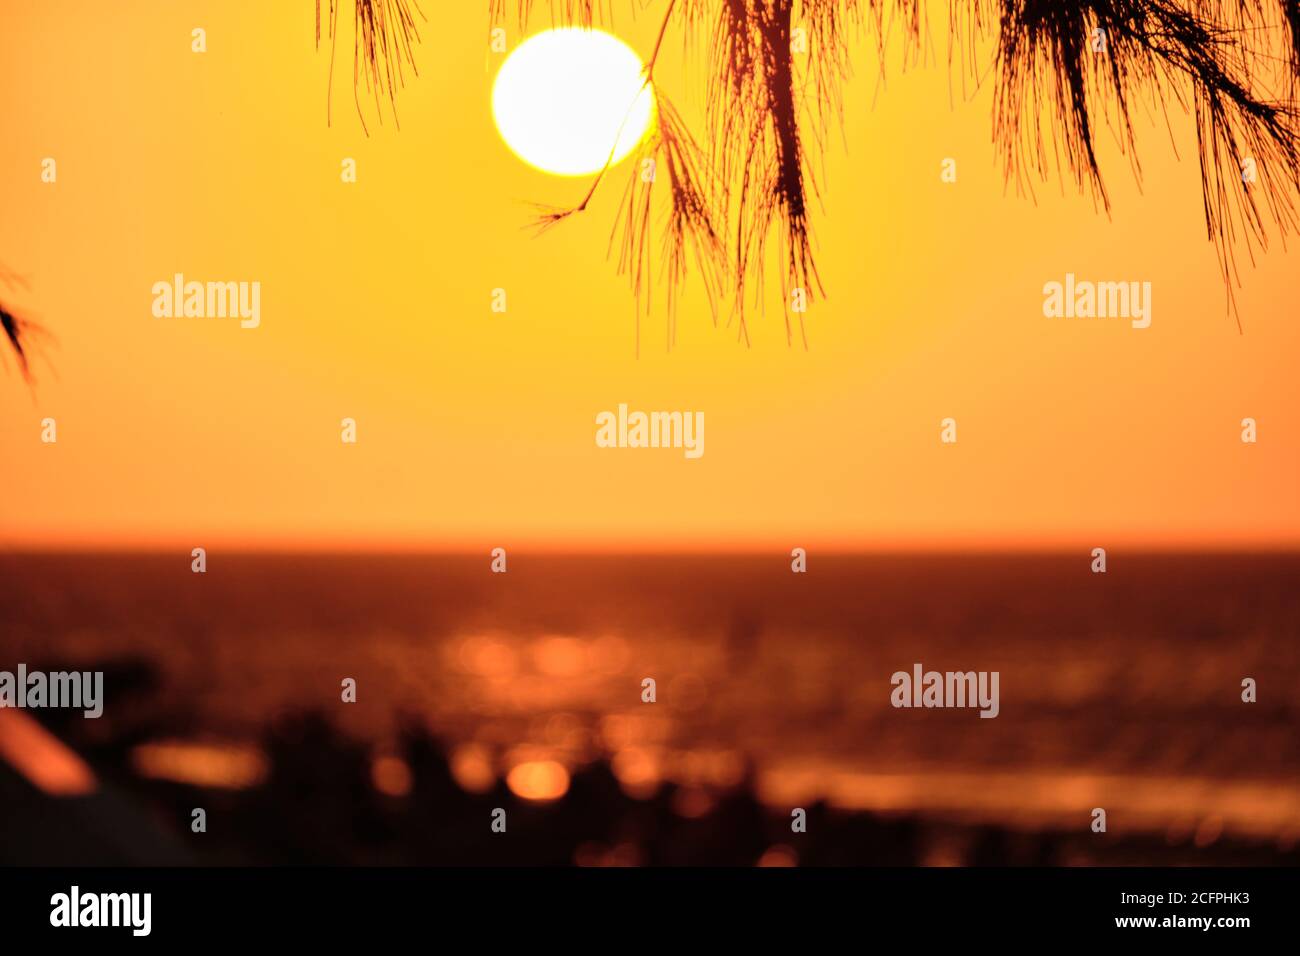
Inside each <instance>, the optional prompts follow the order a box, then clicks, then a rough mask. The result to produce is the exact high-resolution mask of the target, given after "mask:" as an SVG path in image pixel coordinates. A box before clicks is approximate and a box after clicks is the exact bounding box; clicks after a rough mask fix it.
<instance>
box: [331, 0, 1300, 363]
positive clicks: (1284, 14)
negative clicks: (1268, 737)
mask: <svg viewBox="0 0 1300 956" xmlns="http://www.w3.org/2000/svg"><path fill="white" fill-rule="evenodd" d="M341 3H343V0H328V22H329V33H330V36H331V37H333V38H334V41H335V42H336V43H337V32H336V27H337V22H336V21H337V14H338V7H339V5H340V4H341ZM353 4H354V12H355V18H356V41H355V47H354V68H353V78H354V87H359V86H362V85H364V86H365V87H366V89H367V90H368V91H371V92H373V93H374V95H375V96H376V98H377V101H378V100H380V99H382V97H383V96H385V95H386V96H387V98H388V99H389V100H390V102H393V103H395V97H396V92H397V90H398V88H399V87H400V86H401V85H402V82H403V79H404V72H403V64H405V65H406V66H407V67H409V68H410V69H411V70H412V71H414V60H413V56H412V48H413V45H414V43H415V42H418V35H417V34H416V31H415V15H416V14H418V13H419V8H418V6H416V4H415V0H353ZM616 8H618V9H621V10H624V11H630V12H636V13H644V12H645V11H647V10H648V11H650V12H652V13H656V14H657V15H658V16H660V17H662V21H661V27H660V30H659V33H658V40H657V43H656V46H655V48H654V50H653V51H651V53H650V55H649V57H648V58H647V67H646V82H647V83H648V84H651V85H652V86H653V88H654V92H655V96H656V99H657V101H658V103H659V123H658V126H657V129H656V131H655V133H654V134H653V135H652V136H651V137H650V139H649V141H648V142H647V143H646V144H644V146H643V149H642V153H641V155H640V158H641V159H642V160H644V159H647V158H652V159H654V160H655V164H656V165H655V169H656V170H657V171H661V172H663V173H664V174H665V175H663V176H659V175H656V177H655V178H654V180H652V181H651V182H643V181H639V180H638V179H637V178H636V177H637V176H638V170H639V169H641V168H643V166H642V164H641V163H637V164H633V165H632V167H631V168H632V170H633V173H632V176H633V178H632V179H631V180H630V181H629V182H628V184H627V186H626V188H625V190H624V196H623V206H622V212H621V213H620V215H619V218H618V223H619V224H620V225H621V233H620V232H619V229H618V227H617V226H616V231H615V235H614V236H612V237H611V243H610V247H611V253H612V252H613V251H614V250H615V249H617V259H618V264H619V267H620V269H621V270H622V271H624V272H626V273H627V274H628V276H629V277H630V279H631V282H632V285H633V288H634V290H635V291H636V293H637V298H638V300H639V301H640V302H641V303H642V305H643V306H646V307H647V308H648V306H649V302H650V292H651V289H652V287H653V285H654V282H653V281H652V280H653V277H652V272H653V270H654V266H655V262H656V259H657V260H658V262H659V271H660V273H661V277H662V279H663V280H664V281H665V282H666V285H667V289H668V301H669V316H670V319H669V327H668V328H669V340H670V341H671V338H672V330H673V325H672V318H671V315H672V309H671V303H672V301H673V295H674V292H675V290H676V289H677V288H678V286H679V284H680V282H681V281H682V280H683V278H684V277H685V276H686V274H687V272H688V266H689V265H691V264H693V266H694V271H695V272H696V273H697V274H698V275H699V277H700V278H701V279H702V281H703V284H704V287H705V289H706V291H707V292H708V294H709V299H710V301H711V302H712V303H713V304H714V305H715V307H716V306H717V305H718V304H719V303H720V302H721V301H722V300H724V299H727V300H729V301H730V305H731V308H732V314H733V315H734V316H736V317H737V318H738V320H739V321H738V327H739V331H740V334H741V336H742V337H745V336H747V332H746V325H745V307H746V299H747V297H749V298H752V299H754V300H755V301H760V296H761V290H762V287H763V281H762V277H763V267H764V263H765V262H767V261H768V259H769V248H768V247H769V243H770V242H772V241H775V242H776V243H777V244H778V246H779V250H780V251H779V256H777V257H776V258H777V259H778V261H779V262H780V263H781V268H782V279H783V285H784V288H785V289H786V290H789V289H792V288H794V287H798V288H801V289H803V290H804V293H805V294H806V295H807V296H809V297H812V296H814V295H818V294H821V293H822V285H821V281H820V278H819V276H818V274H817V266H816V261H815V256H814V248H813V242H812V225H811V215H810V207H811V206H812V200H813V199H814V198H815V195H816V188H817V184H816V180H815V176H814V170H815V163H814V160H815V158H816V156H817V155H819V154H820V153H821V152H822V151H823V150H824V149H825V146H826V143H827V141H828V137H829V134H830V133H832V132H833V131H834V127H835V126H836V125H837V123H838V120H839V118H840V115H841V103H842V100H841V90H842V85H843V83H844V80H845V79H846V78H847V77H848V75H849V71H850V65H851V64H850V56H849V52H850V40H851V39H852V38H854V37H856V36H859V35H862V34H865V35H866V36H867V38H868V40H869V41H872V43H873V45H874V47H875V49H876V50H877V52H878V54H879V59H880V64H881V69H882V70H883V69H884V64H885V56H884V51H885V49H886V46H887V44H888V43H889V41H890V40H891V38H893V37H896V36H897V37H901V40H902V43H903V45H904V50H903V56H904V61H905V62H914V61H916V60H917V59H919V58H920V57H921V56H922V54H923V46H924V43H925V42H926V41H927V40H928V39H929V38H928V36H927V35H926V30H927V26H926V18H925V10H924V8H923V6H922V2H921V0H488V16H489V21H490V22H491V23H492V24H498V23H501V22H503V21H505V20H507V19H511V18H512V19H513V21H514V22H515V23H516V24H517V25H518V26H519V27H520V28H521V29H528V28H529V25H530V24H532V23H534V21H536V20H538V19H539V18H543V17H544V18H545V19H546V21H547V22H546V24H545V25H547V26H554V25H565V24H578V25H583V26H602V25H608V24H609V22H610V20H611V19H612V18H613V16H614V14H615V12H616ZM320 13H321V0H317V38H318V40H319V36H320V26H319V21H320ZM947 19H948V60H949V64H950V68H951V69H954V70H956V71H958V72H960V73H961V78H962V80H963V84H962V88H963V90H965V91H966V92H967V93H968V94H969V93H971V92H972V91H973V90H975V89H978V87H979V85H981V84H982V83H984V82H988V81H989V79H988V78H991V82H992V83H993V84H994V91H993V141H994V146H995V149H996V150H997V153H998V155H999V158H1000V160H1001V162H1002V165H1003V169H1004V171H1005V175H1006V177H1007V180H1008V182H1010V183H1012V184H1013V185H1014V186H1015V187H1016V188H1017V189H1018V190H1020V191H1022V192H1027V193H1029V194H1031V195H1032V193H1033V189H1034V183H1035V182H1036V181H1043V180H1047V179H1051V178H1053V177H1057V176H1060V177H1067V178H1069V179H1073V180H1074V181H1075V183H1076V185H1077V186H1078V187H1079V189H1080V190H1082V191H1085V192H1087V193H1089V194H1091V195H1092V197H1093V198H1094V200H1095V201H1096V202H1097V203H1098V205H1099V206H1100V207H1102V208H1106V209H1109V206H1110V198H1109V195H1108V193H1107V190H1106V185H1105V180H1104V178H1103V175H1102V170H1101V165H1100V163H1099V161H1098V156H1097V140H1098V137H1099V135H1101V134H1102V133H1103V132H1106V133H1108V134H1109V135H1112V136H1114V137H1115V138H1116V139H1117V140H1118V142H1119V145H1120V147H1121V149H1122V150H1123V152H1124V153H1125V155H1126V156H1127V157H1128V159H1129V163H1130V165H1131V167H1132V170H1133V172H1134V173H1135V174H1138V175H1140V173H1141V166H1140V163H1139V161H1138V156H1137V151H1136V142H1135V138H1136V137H1135V133H1134V114H1135V113H1137V114H1143V113H1145V114H1156V113H1161V112H1165V111H1167V110H1168V108H1169V106H1170V105H1173V106H1174V107H1175V108H1180V109H1184V110H1187V111H1188V112H1190V113H1191V115H1192V117H1193V119H1194V122H1195V129H1196V147H1197V152H1198V155H1199V160H1200V169H1201V185H1202V201H1203V204H1204V210H1205V223H1206V231H1207V234H1208V236H1209V238H1210V239H1211V240H1212V241H1213V242H1214V244H1215V247H1216V249H1217V250H1218V257H1219V262H1220V267H1221V269H1222V272H1223V276H1224V281H1225V285H1226V287H1227V290H1228V297H1229V302H1230V303H1231V301H1232V291H1233V288H1234V285H1235V284H1236V283H1238V282H1239V275H1238V272H1237V263H1236V252H1237V250H1238V249H1239V248H1242V247H1244V248H1245V249H1246V251H1247V254H1248V255H1249V256H1250V257H1251V258H1252V259H1253V257H1254V250H1255V248H1256V247H1257V246H1258V247H1260V248H1263V247H1266V246H1267V243H1268V235H1269V231H1270V224H1271V225H1272V227H1274V228H1276V230H1277V232H1278V233H1279V234H1281V235H1282V236H1283V237H1285V235H1286V234H1288V233H1289V232H1291V231H1292V230H1293V229H1294V228H1295V227H1296V226H1297V206H1296V195H1297V192H1300V155H1297V152H1298V150H1300V120H1298V117H1297V105H1298V102H1300V100H1298V97H1300V0H948V18H947ZM796 28H798V29H799V30H801V31H802V33H803V36H804V37H805V38H806V40H807V44H806V55H802V56H800V55H797V54H796V52H795V50H794V49H793V48H792V40H793V38H794V33H795V30H796ZM670 31H679V32H680V33H681V34H682V36H683V38H684V39H685V40H686V41H687V42H688V43H689V44H692V45H694V46H695V47H696V48H702V49H703V50H704V51H705V57H706V58H707V61H708V72H707V79H706V80H705V81H704V82H705V84H706V89H704V91H703V93H704V97H705V102H706V104H707V110H706V128H705V129H704V130H701V131H700V132H699V134H698V138H697V136H695V135H693V134H692V133H691V132H690V131H689V130H688V129H687V128H686V125H685V123H684V122H683V121H682V119H681V115H680V113H679V112H678V110H677V109H676V108H675V107H674V106H673V103H672V96H674V95H676V94H677V93H679V92H680V91H677V90H672V89H670V88H669V86H670V85H669V84H666V83H664V82H662V81H661V78H660V77H659V76H658V75H657V74H656V71H655V65H656V62H657V60H658V52H659V48H660V47H661V46H662V44H663V41H664V37H665V36H666V35H667V34H668V33H669V32H670ZM990 41H991V42H990ZM989 49H991V50H992V53H991V57H992V61H991V62H981V52H982V51H985V50H989ZM985 56H988V54H985ZM358 110H360V102H359V101H358ZM1247 160H1251V161H1253V172H1254V176H1255V178H1253V179H1252V177H1251V176H1248V175H1243V164H1244V163H1246V162H1247ZM608 172H609V170H608V169H606V170H603V171H602V172H601V173H600V174H598V175H597V176H595V177H594V179H593V182H592V183H591V186H590V188H589V189H588V190H587V192H586V194H585V195H584V196H583V199H582V201H581V202H579V203H578V204H577V205H575V206H572V207H568V208H563V209H554V208H551V209H546V210H545V211H544V212H543V214H542V215H541V217H540V220H539V225H540V226H542V227H543V228H545V227H549V226H551V225H554V224H555V223H558V222H560V221H562V220H564V219H566V218H567V217H569V216H571V215H573V214H575V213H578V212H582V211H585V210H586V209H587V207H588V204H589V203H590V201H591V199H592V197H593V196H594V195H595V194H596V192H597V190H598V189H599V188H600V187H601V186H602V183H603V182H604V180H605V179H606V174H607V173H608ZM657 183H666V188H665V189H663V190H661V191H662V192H663V193H664V194H665V195H666V199H665V200H664V202H665V204H666V207H667V213H666V215H662V216H660V215H658V214H656V211H655V203H654V201H653V200H652V195H653V194H654V192H655V190H656V184H657ZM656 231H658V232H659V233H660V236H659V238H660V241H661V242H662V246H661V247H660V248H659V249H658V251H657V252H656V249H655V245H654V240H655V235H654V234H655V232H656ZM751 292H752V295H749V294H750V293H751ZM714 314H715V318H716V315H717V311H716V308H715V313H714ZM787 332H788V333H789V334H791V335H793V330H792V329H791V327H790V326H789V319H788V317H787Z"/></svg>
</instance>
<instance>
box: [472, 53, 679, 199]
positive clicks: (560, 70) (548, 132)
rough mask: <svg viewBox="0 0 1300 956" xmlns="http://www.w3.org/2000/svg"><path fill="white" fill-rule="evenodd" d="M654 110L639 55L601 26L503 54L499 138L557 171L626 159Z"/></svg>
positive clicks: (497, 96) (578, 172) (496, 109)
mask: <svg viewBox="0 0 1300 956" xmlns="http://www.w3.org/2000/svg"><path fill="white" fill-rule="evenodd" d="M654 112H655V106H654V93H653V92H652V91H651V89H650V88H649V86H647V85H646V82H645V74H644V73H643V67H642V64H641V58H640V57H639V56H637V54H636V51H635V50H633V49H632V48H631V47H629V46H628V45H627V44H626V43H624V42H623V41H622V40H620V39H618V38H617V37H613V36H610V35H609V34H608V33H603V32H601V31H600V30H588V29H585V28H577V27H575V28H566V29H560V30H548V31H546V32H545V33H539V34H537V35H536V36H532V37H529V38H528V39H527V40H525V41H524V42H523V43H521V44H519V46H518V47H517V48H516V49H515V51H514V52H513V53H511V54H510V56H508V57H507V58H506V61H505V63H503V64H502V65H501V71H500V72H499V73H497V78H496V83H495V84H494V85H493V87H492V117H493V119H495V120H496V124H497V130H498V131H499V132H500V133H501V138H502V139H504V140H505V141H506V144H507V145H508V146H509V147H510V148H511V149H512V150H514V152H515V153H516V154H517V155H518V156H519V158H520V159H522V160H523V161H524V162H526V163H528V164H529V165H532V166H536V167H537V168H538V169H541V170H544V171H546V172H548V173H555V174H556V175H559V176H583V175H587V174H589V173H597V172H600V170H601V169H603V168H604V167H605V164H606V162H609V164H610V165H611V166H612V165H614V163H617V162H618V161H619V160H621V159H623V158H624V157H625V156H627V154H628V153H630V152H631V151H632V150H633V149H635V148H636V145H637V143H639V142H641V139H642V137H644V136H645V134H646V132H647V131H648V130H649V129H650V126H651V124H652V123H653V122H654ZM611 148H612V149H613V155H612V159H611V154H610V150H611Z"/></svg>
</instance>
